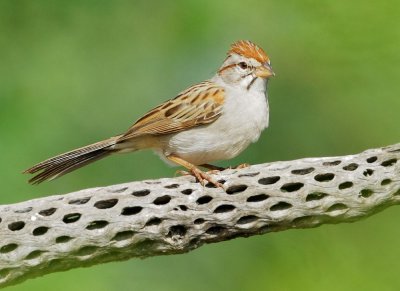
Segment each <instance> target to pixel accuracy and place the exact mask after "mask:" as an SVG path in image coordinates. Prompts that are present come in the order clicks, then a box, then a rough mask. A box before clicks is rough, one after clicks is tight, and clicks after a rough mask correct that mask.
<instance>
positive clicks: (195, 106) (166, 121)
mask: <svg viewBox="0 0 400 291" xmlns="http://www.w3.org/2000/svg"><path fill="white" fill-rule="evenodd" d="M224 101H225V91H224V89H223V88H222V87H220V86H218V85H217V84H215V83H213V82H211V81H205V82H202V83H199V84H197V85H194V86H192V87H189V88H188V89H187V90H185V91H183V92H181V93H180V94H179V95H178V96H176V97H175V98H174V99H171V100H168V101H166V102H164V103H163V104H161V105H160V106H158V107H156V108H154V109H152V110H150V111H149V112H148V113H147V114H145V115H144V116H143V117H142V118H140V119H139V120H137V121H136V122H135V124H133V125H132V126H131V127H130V128H129V129H128V131H127V132H126V133H125V134H123V135H122V136H121V137H119V139H118V140H117V142H121V141H124V140H127V139H130V138H134V137H138V136H141V135H147V134H149V135H163V134H170V133H175V132H179V131H182V130H186V129H188V128H192V127H195V126H199V125H205V124H209V123H212V122H214V121H215V120H217V119H218V117H219V116H220V115H221V112H222V107H223V104H224Z"/></svg>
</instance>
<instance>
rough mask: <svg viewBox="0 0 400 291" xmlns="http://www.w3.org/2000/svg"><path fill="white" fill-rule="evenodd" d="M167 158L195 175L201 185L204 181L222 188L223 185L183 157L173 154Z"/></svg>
mask: <svg viewBox="0 0 400 291" xmlns="http://www.w3.org/2000/svg"><path fill="white" fill-rule="evenodd" d="M167 158H168V160H170V161H171V162H173V163H175V164H178V165H181V166H182V167H184V168H186V169H188V170H189V172H190V174H191V175H193V176H195V177H196V179H197V180H198V181H199V182H200V184H201V185H203V186H204V185H205V181H208V182H210V183H211V184H213V185H215V186H216V187H219V188H222V189H224V186H223V185H222V184H221V183H218V182H217V181H216V180H214V179H213V178H211V177H210V176H209V175H208V174H206V173H204V172H203V171H202V170H200V169H199V168H197V167H196V166H195V165H193V164H191V163H189V162H187V161H185V160H184V159H182V158H180V157H177V156H175V155H169V156H167Z"/></svg>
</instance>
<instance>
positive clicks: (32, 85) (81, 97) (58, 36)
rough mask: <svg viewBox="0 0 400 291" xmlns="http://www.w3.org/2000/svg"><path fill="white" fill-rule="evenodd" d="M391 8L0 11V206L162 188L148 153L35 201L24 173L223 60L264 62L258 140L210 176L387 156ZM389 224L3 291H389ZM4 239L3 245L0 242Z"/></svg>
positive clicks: (386, 218)
mask: <svg viewBox="0 0 400 291" xmlns="http://www.w3.org/2000/svg"><path fill="white" fill-rule="evenodd" d="M399 3H400V2H398V1H395V0H392V1H386V0H383V1H374V2H370V3H368V2H366V1H361V0H356V1H344V0H340V1H293V0H291V1H290V0H289V1H279V0H274V1H254V0H247V1H215V0H208V1H187V0H186V1H163V2H161V1H103V0H96V1H72V0H70V1H45V0H43V1H42V0H35V1H30V0H26V1H22V0H19V1H14V0H10V1H8V0H2V1H0V60H1V62H0V132H1V138H0V152H1V153H2V154H1V158H0V161H1V163H0V183H1V192H2V195H1V196H0V203H3V204H8V203H14V202H19V201H23V200H26V199H32V198H36V197H42V196H46V195H50V194H56V193H66V192H71V191H74V190H78V189H82V188H87V187H95V186H100V185H109V184H116V183H122V182H126V181H131V180H141V179H148V178H158V177H169V176H173V175H174V172H175V169H173V168H169V167H168V166H165V165H164V164H163V163H162V162H161V161H160V160H159V159H158V157H157V156H155V155H154V154H152V153H150V152H139V153H135V154H131V155H120V156H114V157H111V158H108V159H106V160H102V161H100V162H97V163H95V164H93V165H91V166H88V167H86V168H83V169H81V170H79V171H78V172H74V173H72V174H70V175H67V176H65V177H63V178H62V179H59V180H56V181H53V182H51V183H46V184H42V185H40V186H36V187H34V186H30V185H28V184H27V183H26V180H27V178H28V177H27V176H24V175H22V174H21V171H22V170H24V169H25V168H27V167H29V166H31V165H33V164H34V163H36V162H39V161H41V160H43V159H46V158H48V157H50V156H52V155H55V154H58V153H61V152H63V151H67V150H70V149H73V148H75V147H79V146H82V145H85V144H87V143H91V142H95V141H97V140H99V139H103V138H106V137H109V136H112V135H114V134H117V133H120V132H122V131H124V130H125V129H127V128H128V127H129V126H130V125H131V124H132V123H133V122H134V121H135V120H136V119H137V118H138V117H140V115H141V114H143V113H144V112H145V111H146V110H148V109H151V108H152V107H154V106H156V105H158V104H159V103H160V102H161V101H162V100H166V99H168V98H171V97H173V96H174V95H175V94H176V93H178V92H179V91H180V90H182V89H184V88H185V87H187V86H189V85H191V84H193V83H196V82H199V81H202V80H204V79H206V78H209V77H211V76H212V75H213V74H214V72H215V70H216V69H217V68H218V66H219V65H220V64H221V62H222V61H223V59H224V57H225V53H226V51H227V49H228V47H229V45H230V44H231V43H232V42H234V41H235V40H238V39H250V40H253V41H254V42H256V43H257V44H259V45H260V46H262V47H263V48H265V50H266V51H267V52H268V54H269V55H270V58H271V60H272V64H273V67H274V70H275V72H276V74H277V76H276V78H274V79H273V80H271V82H270V86H269V95H270V107H271V120H270V128H269V129H268V130H267V131H266V132H265V133H264V134H263V135H262V137H261V139H260V140H259V142H258V143H257V144H255V145H252V146H251V147H250V148H248V149H247V150H246V151H245V152H244V153H243V154H242V155H240V156H239V157H238V158H236V159H235V160H233V161H229V162H224V163H222V164H223V165H228V164H233V165H234V164H239V163H243V162H249V163H253V164H254V163H262V162H268V161H275V160H289V159H295V158H301V157H306V156H330V155H342V154H350V153H356V152H359V151H362V150H364V149H367V148H372V147H379V146H384V145H389V144H392V143H396V142H400V138H399V136H400V126H399V121H400V118H399V108H400V98H399V92H400V82H399V78H400V53H399V52H400V21H399V14H400V4H399ZM399 219H400V211H399V209H398V208H396V207H393V208H391V209H388V210H385V211H384V212H382V213H380V214H378V215H375V216H373V217H371V218H369V219H367V220H363V221H361V222H357V223H354V224H342V225H328V226H322V227H320V228H316V229H310V230H291V231H285V232H282V233H274V234H268V235H264V236H258V237H250V238H247V239H243V238H241V239H235V240H232V241H228V242H223V243H218V244H213V245H207V246H203V247H202V248H200V249H198V250H195V251H193V252H191V253H189V254H185V255H175V256H166V257H154V258H150V259H146V260H130V261H127V262H119V263H109V264H105V265H100V266H94V267H91V268H86V269H76V270H71V271H68V272H63V273H55V274H50V275H47V276H45V277H42V278H37V279H34V280H29V281H26V282H24V283H22V284H20V285H17V286H15V287H11V288H10V289H9V290H30V291H32V290H58V291H62V290H88V289H92V290H99V291H102V290H378V289H379V290H399V289H400V276H398V270H399V269H400V248H399V245H400V230H399V227H398V223H397V221H398V220H399ZM0 239H1V238H0Z"/></svg>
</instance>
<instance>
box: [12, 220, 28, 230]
mask: <svg viewBox="0 0 400 291" xmlns="http://www.w3.org/2000/svg"><path fill="white" fill-rule="evenodd" d="M24 226H25V222H23V221H16V222H12V223H10V224H9V225H8V229H9V230H11V231H17V230H21V229H23V228H24Z"/></svg>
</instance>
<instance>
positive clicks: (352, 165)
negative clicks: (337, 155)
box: [343, 163, 358, 171]
mask: <svg viewBox="0 0 400 291" xmlns="http://www.w3.org/2000/svg"><path fill="white" fill-rule="evenodd" d="M357 168H358V165H357V164H356V163H351V164H348V165H347V166H344V167H343V170H346V171H354V170H356V169H357Z"/></svg>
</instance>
